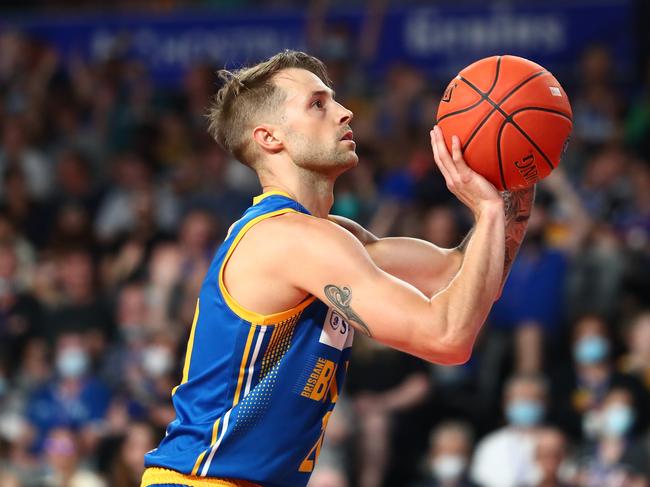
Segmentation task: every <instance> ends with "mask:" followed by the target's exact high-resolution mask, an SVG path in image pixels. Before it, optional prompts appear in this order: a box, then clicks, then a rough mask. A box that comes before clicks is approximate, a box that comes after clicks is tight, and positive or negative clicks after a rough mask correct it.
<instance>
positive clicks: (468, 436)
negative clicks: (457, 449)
mask: <svg viewBox="0 0 650 487" xmlns="http://www.w3.org/2000/svg"><path fill="white" fill-rule="evenodd" d="M448 431H453V432H456V433H459V434H460V435H462V436H463V438H464V439H465V441H466V442H467V447H468V450H469V451H470V452H471V451H472V446H473V444H474V432H473V431H472V427H471V426H470V425H469V424H468V423H466V422H464V421H455V420H449V421H443V422H442V423H440V424H439V425H438V426H436V427H435V428H434V429H433V430H432V431H431V433H430V434H429V448H431V447H434V446H436V443H437V442H438V441H439V439H440V438H441V437H442V435H443V434H445V433H446V432H448Z"/></svg>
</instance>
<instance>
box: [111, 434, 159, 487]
mask: <svg viewBox="0 0 650 487" xmlns="http://www.w3.org/2000/svg"><path fill="white" fill-rule="evenodd" d="M155 446H156V445H155V440H154V431H153V428H152V427H151V426H150V425H148V424H147V423H134V424H130V425H129V427H128V429H127V431H126V435H125V437H124V440H123V441H122V444H121V446H120V448H119V452H118V455H117V457H116V458H115V461H114V463H113V466H112V468H111V469H110V478H111V480H110V485H115V486H119V487H139V485H140V480H141V479H142V472H144V454H145V453H146V452H148V451H149V450H151V449H152V448H154V447H155Z"/></svg>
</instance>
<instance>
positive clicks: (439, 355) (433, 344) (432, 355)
mask: <svg viewBox="0 0 650 487" xmlns="http://www.w3.org/2000/svg"><path fill="white" fill-rule="evenodd" d="M473 345H474V344H473V341H469V340H467V339H465V338H463V337H460V336H457V335H445V336H438V337H432V338H431V339H430V340H428V347H427V348H428V349H427V352H426V354H427V360H428V361H429V362H432V363H435V364H440V365H462V364H465V363H467V361H469V359H470V357H471V356H472V348H473Z"/></svg>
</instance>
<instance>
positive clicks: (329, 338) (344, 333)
mask: <svg viewBox="0 0 650 487" xmlns="http://www.w3.org/2000/svg"><path fill="white" fill-rule="evenodd" d="M353 338H354V329H353V328H352V327H351V326H350V323H349V322H348V320H346V319H345V318H343V316H341V314H340V313H338V312H337V311H334V310H333V309H332V308H330V309H329V310H328V311H327V316H325V321H324V323H323V329H322V331H321V333H320V338H319V339H318V342H319V343H322V344H324V345H328V346H330V347H334V348H336V349H338V350H341V351H342V350H343V349H345V348H349V347H351V346H352V340H353Z"/></svg>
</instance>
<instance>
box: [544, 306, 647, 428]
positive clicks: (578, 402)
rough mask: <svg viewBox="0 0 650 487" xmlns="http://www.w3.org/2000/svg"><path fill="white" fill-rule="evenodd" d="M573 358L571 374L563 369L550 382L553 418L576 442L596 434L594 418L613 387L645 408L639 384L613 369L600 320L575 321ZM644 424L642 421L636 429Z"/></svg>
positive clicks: (610, 348)
mask: <svg viewBox="0 0 650 487" xmlns="http://www.w3.org/2000/svg"><path fill="white" fill-rule="evenodd" d="M572 355H573V363H574V368H573V371H572V372H571V373H567V371H566V369H565V368H564V367H562V368H561V369H558V370H557V371H556V372H555V379H554V380H553V381H552V384H553V386H554V391H553V398H554V401H553V404H554V411H553V413H552V418H553V419H554V420H555V421H556V422H557V423H558V424H559V425H560V426H561V428H562V430H563V431H565V432H567V433H569V434H571V435H572V436H573V437H575V438H582V437H583V436H584V437H587V438H590V437H593V436H594V435H595V434H596V431H595V430H594V427H595V424H596V423H595V422H594V420H593V418H594V417H595V416H594V415H596V414H597V412H598V410H599V409H600V407H601V405H602V404H603V401H604V399H605V395H606V394H607V392H608V391H609V390H610V389H611V388H613V387H624V388H626V389H628V390H629V391H631V393H632V394H633V396H634V400H635V402H636V403H637V404H639V407H640V408H642V406H643V408H645V407H646V406H647V404H648V402H647V398H646V396H647V393H646V392H645V391H644V389H643V386H642V385H641V383H640V382H639V380H638V379H637V378H636V377H634V376H632V375H630V374H625V373H621V372H618V371H616V370H615V369H614V367H613V364H612V359H611V355H612V343H611V340H610V338H609V335H608V331H607V325H606V324H605V322H604V321H603V319H602V318H600V317H598V316H595V315H588V316H585V317H583V318H581V319H580V320H578V322H577V323H576V324H575V326H574V330H573V343H572ZM641 410H646V409H641ZM644 422H645V420H642V421H641V423H640V424H639V426H643V425H644Z"/></svg>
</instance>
